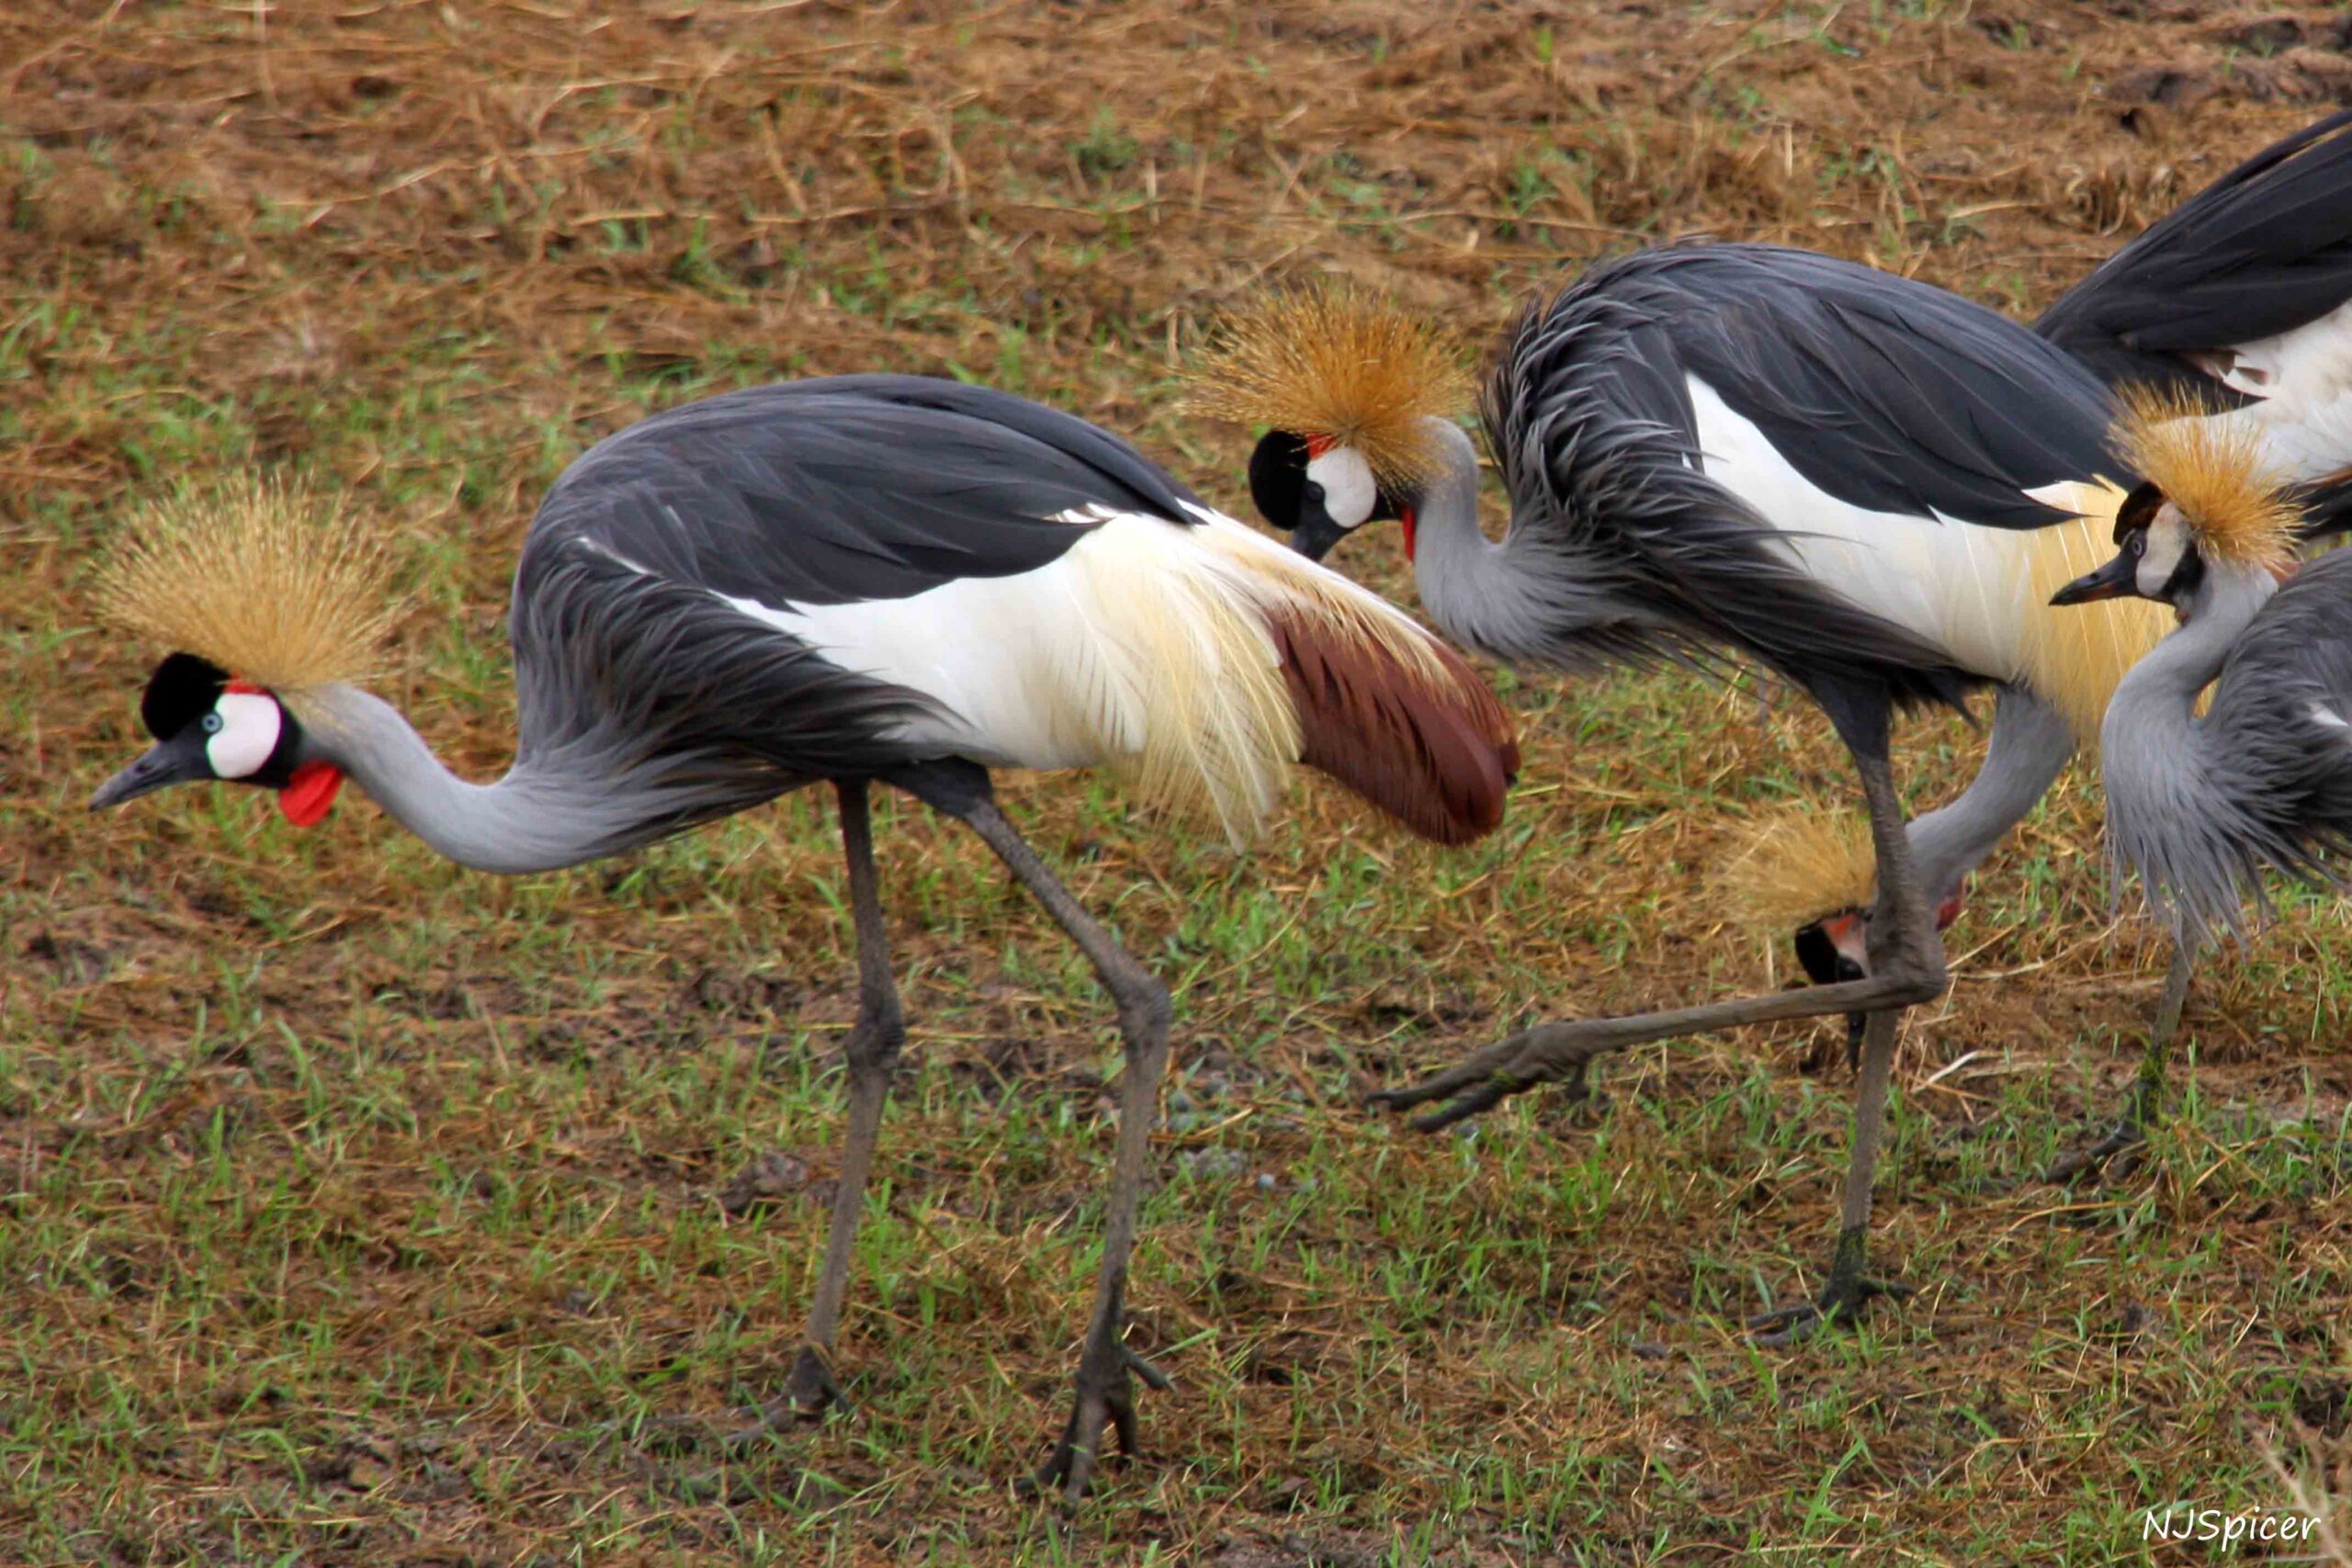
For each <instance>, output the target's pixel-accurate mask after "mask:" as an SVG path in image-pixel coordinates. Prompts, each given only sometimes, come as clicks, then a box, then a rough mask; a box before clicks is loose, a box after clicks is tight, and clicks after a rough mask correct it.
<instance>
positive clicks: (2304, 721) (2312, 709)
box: [2205, 550, 2352, 886]
mask: <svg viewBox="0 0 2352 1568" xmlns="http://www.w3.org/2000/svg"><path fill="white" fill-rule="evenodd" d="M2205 723H2206V724H2207V725H2208V726H2209V727H2210V728H2211V732H2212V734H2213V737H2214V740H2215V744H2214V746H2213V748H2212V750H2213V754H2214V755H2215V756H2217V757H2218V758H2220V759H2222V761H2223V763H2224V765H2226V766H2227V767H2229V768H2230V770H2231V773H2232V774H2233V778H2232V780H2231V787H2230V793H2231V795H2233V798H2234V800H2235V802H2236V804H2237V809H2238V812H2239V814H2240V815H2241V816H2242V818H2243V819H2244V829H2245V834H2246V837H2247V848H2248V851H2249V852H2250V854H2251V855H2253V856H2255V857H2258V858H2259V859H2260V860H2261V861H2262V862H2264V863H2267V864H2269V865H2270V866H2272V867H2274V868H2275V869H2277V870H2278V871H2280V872H2283V873H2285V874H2289V875H2290V876H2296V877H2301V878H2302V879H2303V880H2305V881H2309V882H2312V883H2314V884H2318V885H2323V886H2334V885H2335V883H2336V882H2337V881H2338V880H2339V879H2340V875H2341V873H2340V872H2339V871H2338V870H2337V869H2335V868H2334V867H2331V866H2330V865H2329V864H2328V863H2327V862H2328V859H2329V858H2330V857H2340V856H2342V855H2343V854H2344V853H2346V852H2347V851H2352V553H2346V552H2344V551H2340V550H2338V551H2331V552H2329V553H2328V554H2325V555H2323V556H2321V557H2319V558H2317V559H2315V560H2313V561H2312V562H2311V563H2310V564H2308V565H2306V566H2304V567H2303V568H2302V569H2301V570H2300V571H2299V572H2298V573H2297V574H2296V575H2295V577H2294V578H2293V579H2292V580H2291V581H2289V582H2288V583H2287V584H2286V585H2285V586H2284V587H2282V588H2280V589H2279V590H2278V592H2277V593H2276V594H2275V595H2273V596H2272V598H2271V600H2270V603H2269V604H2266V605H2265V606H2263V609H2262V613H2261V614H2260V615H2256V617H2255V620H2254V624H2253V625H2252V626H2248V627H2247V628H2246V631H2245V636H2244V637H2240V638H2239V639H2238V644H2237V646H2236V647H2235V648H2234V649H2232V650H2231V653H2230V659H2229V662H2228V663H2226V664H2224V665H2223V666H2222V673H2221V677H2220V679H2219V681H2217V682H2215V685H2214V688H2213V703H2212V706H2211V709H2209V710H2208V713H2207V716H2206V718H2205Z"/></svg>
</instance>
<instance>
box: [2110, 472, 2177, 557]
mask: <svg viewBox="0 0 2352 1568" xmlns="http://www.w3.org/2000/svg"><path fill="white" fill-rule="evenodd" d="M2164 503H2165V492H2164V491H2160V490H2158V489H2157V488H2156V487H2155V485H2154V483H2153V482H2151V481H2150V480H2147V479H2142V480H2141V481H2140V482H2139V483H2138V484H2136V485H2134V486H2133V487H2132V488H2131V493H2130V494H2128V495H2126V496H2125V497H2124V498H2123V500H2122V502H2121V503H2120V504H2119V505H2118V506H2117V507H2116V509H2115V542H2116V543H2117V544H2119V545H2120V544H2121V543H2122V542H2123V540H2124V538H2125V536H2128V535H2129V534H2130V533H2131V531H2132V530H2133V529H2134V528H2144V527H2146V526H2147V525H2149V524H2151V523H2154V521H2155V520H2156V511H2157V509H2158V508H2159V507H2161V506H2163V505H2164Z"/></svg>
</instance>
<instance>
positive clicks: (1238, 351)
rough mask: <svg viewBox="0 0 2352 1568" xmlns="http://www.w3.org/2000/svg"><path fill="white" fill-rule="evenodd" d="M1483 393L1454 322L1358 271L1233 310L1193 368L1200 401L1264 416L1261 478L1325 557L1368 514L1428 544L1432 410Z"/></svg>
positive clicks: (1264, 497)
mask: <svg viewBox="0 0 2352 1568" xmlns="http://www.w3.org/2000/svg"><path fill="white" fill-rule="evenodd" d="M1469 400H1470V378H1469V373H1468V372H1467V370H1466V369H1465V368H1464V355H1463V353H1462V349H1461V346H1460V345H1459V344H1456V343H1455V342H1454V341H1453V338H1452V337H1451V336H1450V335H1449V334H1448V333H1445V332H1444V331H1443V330H1442V329H1441V328H1439V327H1436V326H1434V325H1432V324H1430V322H1428V321H1421V320H1419V319H1418V318H1416V317H1414V316H1411V315H1408V314H1407V313H1406V312H1405V311H1403V310H1399V309H1398V308H1397V307H1396V306H1395V305H1393V304H1390V303H1388V302H1386V301H1385V300H1382V299H1375V298H1374V297H1373V296H1371V295H1369V294H1366V293H1364V292H1363V291H1361V290H1359V289H1357V288H1352V287H1351V286H1348V285H1344V284H1336V283H1329V282H1326V283H1317V284H1312V285H1306V286H1304V287H1300V288H1291V289H1287V290H1283V291H1279V292H1276V293H1273V294H1271V295H1268V296H1266V297H1265V298H1263V299H1259V300H1257V301H1255V302H1254V303H1252V304H1251V305H1250V306H1249V307H1247V308H1246V309H1244V310H1241V311H1239V312H1238V313H1237V314H1235V315H1233V316H1231V317H1228V318H1227V320H1226V321H1225V322H1224V323H1223V326H1222V328H1221V330H1220V333H1219V334H1218V338H1217V341H1216V344H1215V345H1214V346H1213V347H1212V348H1211V350H1210V351H1209V353H1208V354H1207V355H1206V356H1205V357H1204V359H1203V361H1202V362H1201V364H1200V366H1199V367H1198V368H1197V369H1196V370H1195V371H1194V372H1193V391H1192V395H1191V397H1190V398H1189V399H1188V400H1187V404H1188V406H1189V407H1190V408H1191V409H1192V410H1193V412H1196V413H1201V414H1204V415H1206V416H1208V417H1210V418H1213V419H1222V420H1227V421H1230V422H1231V423H1235V424H1241V425H1252V426H1254V425H1264V426H1265V427H1266V434H1265V435H1264V436H1263V437H1262V438H1261V440H1260V441H1259V443H1258V446H1257V449H1256V451H1254V452H1253V453H1251V454H1250V495H1251V498H1252V499H1253V500H1255V501H1256V502H1257V503H1258V510H1259V511H1260V512H1261V513H1262V514H1263V515H1265V516H1266V517H1268V518H1270V519H1284V520H1286V519H1294V518H1295V519H1296V520H1297V521H1296V523H1295V525H1294V527H1293V529H1292V536H1291V543H1292V545H1293V546H1294V547H1295V548H1296V549H1297V550H1298V551H1299V552H1300V553H1301V554H1303V555H1305V556H1306V557H1308V558H1310V559H1317V560H1319V559H1321V558H1322V557H1323V556H1324V555H1325V554H1326V553H1327V552H1328V551H1329V549H1330V547H1332V546H1333V545H1335V544H1337V543H1338V542H1339V541H1340V539H1341V538H1343V537H1345V536H1347V535H1348V534H1349V533H1351V531H1353V530H1354V529H1356V528H1359V527H1362V526H1363V525H1364V524H1366V523H1369V522H1373V521H1374V520H1376V519H1380V518H1389V517H1393V518H1397V520H1398V521H1400V522H1401V523H1402V524H1403V525H1404V528H1405V548H1406V552H1407V553H1408V555H1409V554H1410V553H1411V552H1412V549H1413V546H1414V538H1413V527H1414V519H1413V506H1414V502H1413V499H1412V498H1413V497H1414V496H1415V495H1416V494H1417V493H1418V492H1419V490H1420V489H1421V487H1422V486H1424V485H1426V484H1427V483H1429V482H1430V480H1431V479H1434V478H1435V477H1436V475H1437V471H1438V468H1439V464H1440V462H1441V456H1440V454H1439V452H1438V451H1437V450H1436V448H1435V447H1434V446H1431V444H1430V439H1429V435H1428V433H1427V431H1426V428H1425V426H1424V422H1425V421H1427V420H1431V419H1452V418H1453V417H1455V416H1456V415H1457V414H1459V413H1460V412H1461V411H1462V409H1463V408H1464V407H1465V406H1466V405H1467V404H1468V402H1469Z"/></svg>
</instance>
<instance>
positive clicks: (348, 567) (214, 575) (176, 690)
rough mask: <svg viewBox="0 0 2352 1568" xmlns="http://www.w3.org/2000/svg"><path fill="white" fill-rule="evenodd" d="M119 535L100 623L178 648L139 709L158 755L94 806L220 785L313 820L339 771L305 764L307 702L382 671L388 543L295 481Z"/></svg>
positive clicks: (259, 483)
mask: <svg viewBox="0 0 2352 1568" xmlns="http://www.w3.org/2000/svg"><path fill="white" fill-rule="evenodd" d="M123 530H124V537H125V540H126V542H125V543H124V544H122V545H121V546H119V547H118V548H117V549H116V550H115V552H114V554H113V556H112V557H111V558H109V559H108V561H107V565H106V568H105V570H104V572H103V574H102V576H101V578H100V581H99V586H98V604H99V608H100V612H101V614H102V615H104V617H105V618H106V619H107V621H108V622H109V623H111V624H112V625H114V626H117V627H119V628H120V629H121V630H123V631H126V632H129V633H131V634H133V635H136V636H139V637H147V638H150V639H152V640H153V641H154V642H156V643H157V644H159V645H161V646H163V647H165V648H169V649H175V652H173V653H172V654H171V655H170V656H169V657H167V658H165V659H164V661H163V662H162V663H161V664H159V665H157V666H156V668H155V671H154V672H153V675H152V676H151V677H150V678H149V680H148V682H147V689H146V691H145V693H144V694H142V696H141V699H140V705H139V713H140V718H141V721H142V722H143V723H144V724H145V726H146V728H147V731H148V733H149V734H150V735H152V736H153V737H154V738H155V745H154V747H153V749H152V750H149V751H148V752H147V754H146V755H145V756H143V757H141V758H140V759H139V760H138V761H135V762H133V763H132V764H131V765H130V767H128V768H125V769H124V770H123V771H122V772H120V773H117V774H116V775H115V776H114V777H113V778H111V779H108V780H107V782H106V784H103V785H102V786H100V788H99V790H98V792H97V794H96V795H95V796H94V797H93V798H92V800H91V802H90V804H91V807H92V808H93V809H97V808H102V807H109V806H117V805H120V804H121V803H122V802H124V801H126V800H130V799H134V798H136V797H137V796H139V795H146V794H149V793H151V792H153V791H154V790H158V789H162V788H164V787H165V786H166V785H169V784H180V783H185V782H188V781H192V780H198V779H221V780H225V781H229V782H232V783H236V784H252V785H256V786H258V787H261V788H265V789H272V790H276V791H277V803H278V808H279V809H280V810H281V811H282V812H284V813H285V815H286V817H287V818H288V819H289V820H291V821H293V822H295V823H296V824H298V825H300V826H303V827H308V826H310V825H311V824H312V823H315V822H317V821H318V820H319V819H320V818H322V817H324V816H325V815H326V813H327V809H328V807H331V806H332V805H333V804H334V797H335V792H336V791H337V790H338V789H339V788H340V787H341V786H342V783H343V774H342V773H341V772H340V770H338V769H337V768H336V767H335V766H334V764H333V763H332V762H329V761H324V760H323V759H322V758H319V757H316V756H314V755H312V754H311V743H310V739H309V737H308V736H307V734H306V733H305V730H304V728H303V724H302V720H301V717H300V714H301V710H302V705H303V697H304V695H305V694H307V693H310V692H312V691H315V690H317V689H318V688H320V687H322V686H327V685H332V684H336V683H342V682H362V681H365V680H367V679H368V678H369V677H371V676H374V675H378V674H380V673H381V672H382V671H383V668H384V661H383V653H382V649H383V641H384V637H385V634H386V633H387V632H388V631H389V630H390V627H391V626H392V624H393V622H394V621H396V620H397V619H398V618H399V616H400V614H401V608H402V606H401V604H400V603H399V602H398V601H397V600H393V599H390V598H388V597H387V596H386V594H385V592H384V581H385V577H386V567H387V564H388V560H387V552H386V549H385V545H384V541H383V540H382V539H381V538H380V537H378V536H372V535H369V534H368V533H365V532H364V531H362V530H361V529H360V528H359V527H358V526H356V524H355V523H354V521H353V520H352V518H351V517H350V515H349V513H347V512H345V511H344V510H343V509H341V508H339V507H335V506H333V505H329V504H326V503H324V502H322V498H320V497H319V496H317V495H315V494H313V493H312V492H311V491H309V490H308V489H306V488H305V487H303V486H301V485H300V484H288V483H285V482H282V481H279V480H275V479H256V478H253V477H250V476H248V477H241V478H239V479H232V480H231V481H229V482H227V483H226V484H224V485H222V486H221V487H220V489H218V490H216V491H212V492H210V493H209V494H206V495H202V496H199V497H197V498H195V499H193V500H190V501H187V502H182V503H177V504H168V505H166V504H156V505H150V506H147V507H144V508H142V509H141V511H140V512H139V513H137V514H136V515H134V516H133V517H131V518H130V520H128V521H127V522H126V523H125V524H124V525H123Z"/></svg>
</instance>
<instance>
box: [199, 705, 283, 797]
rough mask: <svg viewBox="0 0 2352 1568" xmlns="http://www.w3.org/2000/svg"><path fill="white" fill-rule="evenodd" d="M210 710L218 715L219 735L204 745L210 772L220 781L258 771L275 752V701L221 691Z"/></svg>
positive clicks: (277, 723)
mask: <svg viewBox="0 0 2352 1568" xmlns="http://www.w3.org/2000/svg"><path fill="white" fill-rule="evenodd" d="M212 711H213V712H214V713H217V714H219V715H220V730H219V732H218V733H216V734H215V735H213V736H212V738H211V739H209V740H207V741H206V742H205V743H204V755H205V758H206V760H207V761H210V762H211V764H212V771H213V772H214V773H218V774H220V776H221V777H222V778H224V779H242V778H246V777H248V776H250V775H252V774H254V773H258V772H260V771H261V765H262V764H263V763H264V762H266V761H269V754H270V753H271V752H272V751H275V750H277V736H278V728H279V720H278V716H277V698H275V697H266V696H264V695H262V694H260V693H259V692H223V693H221V694H220V701H219V702H218V703H215V704H214V705H213V706H212Z"/></svg>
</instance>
